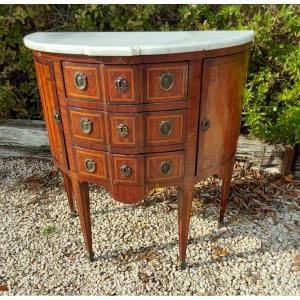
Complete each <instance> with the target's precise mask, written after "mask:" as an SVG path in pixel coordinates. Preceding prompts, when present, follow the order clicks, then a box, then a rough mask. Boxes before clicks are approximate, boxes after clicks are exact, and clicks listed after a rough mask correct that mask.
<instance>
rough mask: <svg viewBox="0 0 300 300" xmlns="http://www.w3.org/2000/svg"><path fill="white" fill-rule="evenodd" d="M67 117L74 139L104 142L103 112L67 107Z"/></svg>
mask: <svg viewBox="0 0 300 300" xmlns="http://www.w3.org/2000/svg"><path fill="white" fill-rule="evenodd" d="M69 117H70V121H71V128H72V136H73V139H74V140H82V141H89V142H93V143H97V144H103V145H104V144H106V139H105V115H104V113H103V112H100V111H91V110H84V109H77V108H69Z"/></svg>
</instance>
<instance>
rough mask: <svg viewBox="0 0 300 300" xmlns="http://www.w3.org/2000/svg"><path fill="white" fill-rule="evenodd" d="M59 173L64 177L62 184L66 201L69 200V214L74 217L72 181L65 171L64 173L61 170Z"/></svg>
mask: <svg viewBox="0 0 300 300" xmlns="http://www.w3.org/2000/svg"><path fill="white" fill-rule="evenodd" d="M61 173H62V176H63V179H64V186H65V191H66V194H67V198H68V202H69V207H70V210H71V216H72V217H75V216H76V211H75V208H74V193H73V187H72V181H71V178H70V177H69V176H68V174H67V173H65V172H63V171H61Z"/></svg>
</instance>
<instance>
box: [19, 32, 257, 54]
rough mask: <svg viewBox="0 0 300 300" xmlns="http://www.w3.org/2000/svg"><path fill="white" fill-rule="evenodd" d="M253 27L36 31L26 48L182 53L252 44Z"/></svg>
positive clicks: (27, 41) (60, 51)
mask: <svg viewBox="0 0 300 300" xmlns="http://www.w3.org/2000/svg"><path fill="white" fill-rule="evenodd" d="M253 38H254V32H253V31H251V30H234V31H164V32H162V31H161V32H153V31H152V32H141V31H140V32H36V33H32V34H29V35H27V36H25V37H24V44H25V46H26V47H28V48H30V49H34V50H38V51H43V52H51V53H63V54H81V55H89V56H134V55H153V54H169V53H183V52H193V51H203V50H213V49H220V48H227V47H232V46H238V45H242V44H246V43H249V42H251V41H252V40H253Z"/></svg>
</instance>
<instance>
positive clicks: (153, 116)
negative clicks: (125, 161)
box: [145, 110, 186, 146]
mask: <svg viewBox="0 0 300 300" xmlns="http://www.w3.org/2000/svg"><path fill="white" fill-rule="evenodd" d="M145 120H146V122H145V123H146V124H145V125H146V136H145V144H146V145H147V146H159V145H169V144H179V143H184V141H185V129H186V111H185V110H174V111H164V112H151V113H145Z"/></svg>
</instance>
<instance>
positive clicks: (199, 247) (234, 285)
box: [0, 158, 300, 296]
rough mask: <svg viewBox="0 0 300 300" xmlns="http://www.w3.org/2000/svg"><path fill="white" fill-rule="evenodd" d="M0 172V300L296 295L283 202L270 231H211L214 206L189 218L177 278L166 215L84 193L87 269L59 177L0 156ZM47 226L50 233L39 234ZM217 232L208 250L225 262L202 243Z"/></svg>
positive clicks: (243, 227)
mask: <svg viewBox="0 0 300 300" xmlns="http://www.w3.org/2000/svg"><path fill="white" fill-rule="evenodd" d="M2 169H4V170H5V174H7V176H6V177H4V178H2V179H1V180H0V212H1V218H0V253H1V255H0V284H5V285H6V286H8V287H9V291H8V292H2V294H3V295H95V294H97V295H144V294H147V295H216V296H219V295H220V296H226V295H228V296H230V295H255V294H256V293H257V291H258V290H259V295H272V296H275V295H293V296H299V295H300V289H299V273H298V274H297V273H296V272H290V267H291V260H292V259H293V258H294V257H295V256H296V255H297V254H298V253H299V249H298V248H297V247H298V246H297V245H299V243H298V239H299V232H297V231H296V230H295V231H287V230H286V227H285V226H284V224H286V223H288V224H299V222H300V216H299V212H298V211H296V210H292V209H291V208H290V207H289V204H288V203H287V205H286V206H283V208H282V209H281V210H280V212H278V213H277V217H278V221H279V223H278V224H277V225H276V226H275V225H274V223H273V219H272V218H269V217H266V218H265V219H260V220H257V223H258V224H254V223H253V222H251V219H250V217H249V216H243V215H241V219H240V221H239V222H235V223H234V224H232V225H230V226H228V227H225V228H223V229H217V227H216V225H217V222H216V220H217V218H218V208H217V207H211V208H210V209H209V216H206V217H203V215H202V214H201V213H199V214H194V215H193V216H192V217H191V231H190V237H191V238H192V239H191V242H190V244H189V245H188V251H187V264H188V268H187V269H186V270H185V271H180V270H178V265H177V256H178V254H177V253H178V245H177V212H176V211H174V210H172V211H170V212H168V213H166V210H165V205H163V203H157V204H154V205H150V206H149V205H140V206H138V207H134V206H129V205H123V204H120V203H118V202H115V201H113V199H112V198H111V197H110V195H109V193H107V192H106V191H105V190H104V189H102V188H99V187H96V186H94V185H93V186H92V187H91V192H90V196H91V214H92V224H93V226H92V229H93V246H94V251H95V255H96V261H94V262H93V263H89V262H88V261H87V260H86V258H85V250H84V249H85V247H84V243H83V237H82V234H81V229H80V224H79V219H78V218H75V219H72V218H70V217H69V211H68V205H67V199H66V195H65V192H64V189H63V185H62V182H63V180H62V177H61V175H60V174H58V175H55V177H54V178H50V179H49V177H47V176H48V174H49V173H50V171H51V170H53V165H52V163H51V162H48V161H44V160H38V159H7V158H5V159H0V170H2ZM29 177H31V178H37V179H41V180H46V184H45V185H43V186H42V187H41V186H38V185H37V186H35V188H32V189H30V186H28V184H26V182H25V183H24V180H26V178H29ZM48 181H50V182H51V183H49V184H48ZM37 195H38V196H40V195H46V196H47V198H46V200H47V201H45V202H42V201H41V202H38V203H35V204H34V203H33V204H30V201H33V200H34V199H35V197H36V196H37ZM278 200H280V201H282V203H284V198H282V199H278ZM2 216H3V217H2ZM47 225H52V226H54V227H55V231H54V232H53V233H51V234H49V236H43V235H41V229H42V228H43V227H45V226H47ZM291 226H293V225H291ZM223 230H225V233H224V234H223V235H222V237H220V238H219V240H218V241H216V242H215V243H216V244H218V245H219V246H221V247H225V248H226V249H228V251H229V256H228V257H223V258H221V259H220V260H216V261H214V260H213V259H212V256H211V248H210V247H209V242H210V241H211V238H212V237H213V236H215V235H216V234H218V233H220V232H221V231H223ZM261 245H263V251H260V250H259V249H260V248H261ZM125 255H127V259H124V257H125ZM2 294H1V295H2Z"/></svg>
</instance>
